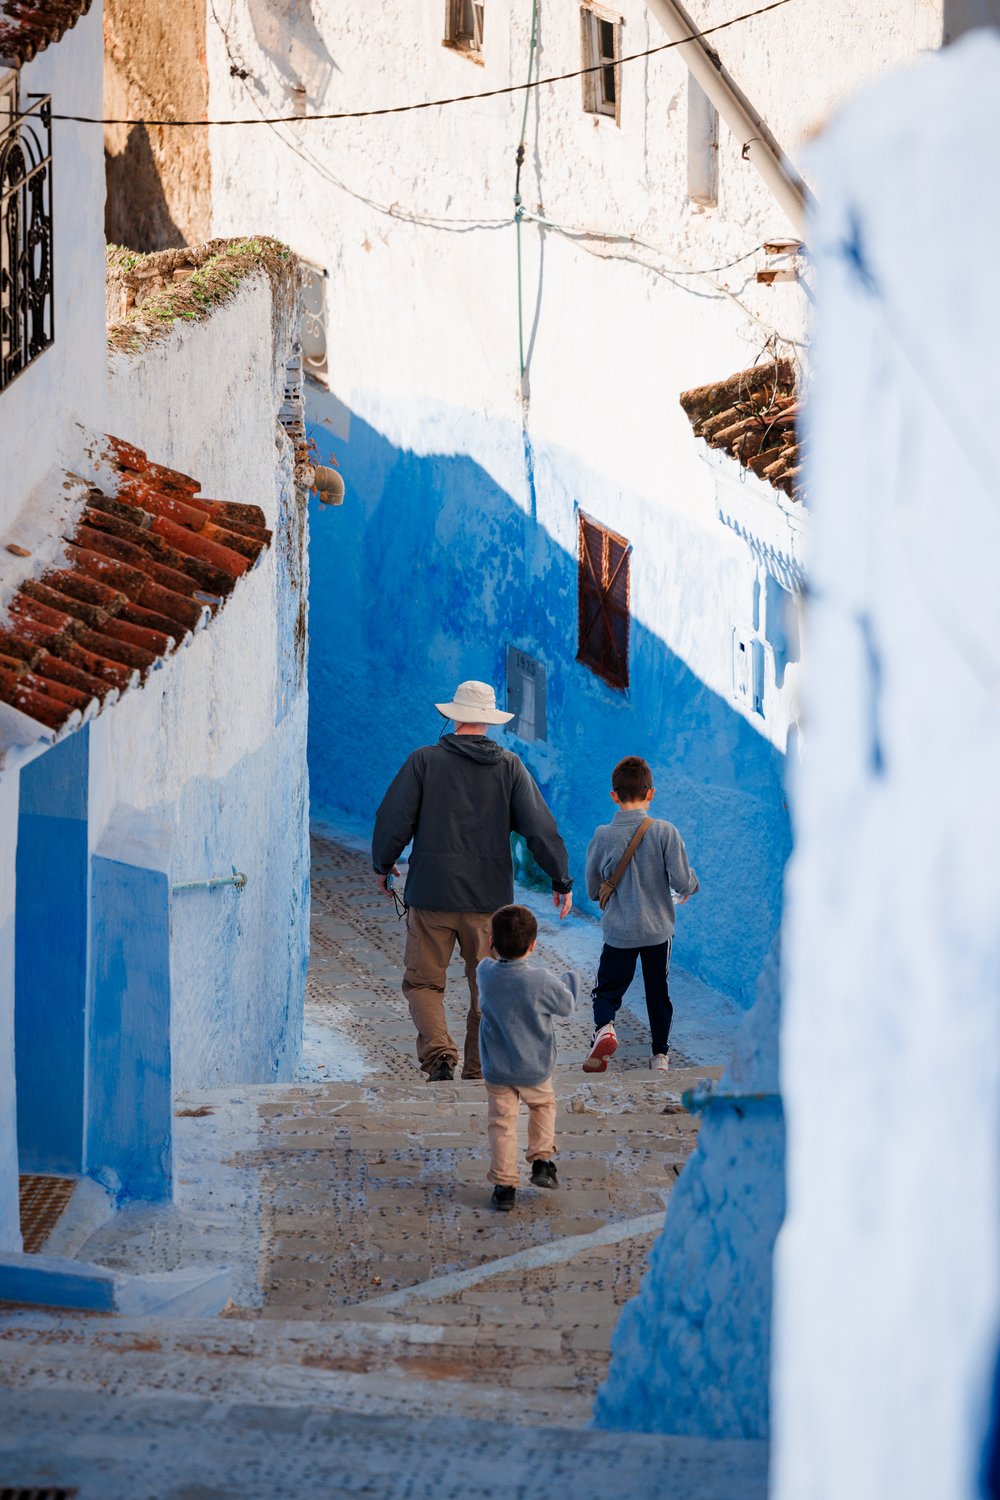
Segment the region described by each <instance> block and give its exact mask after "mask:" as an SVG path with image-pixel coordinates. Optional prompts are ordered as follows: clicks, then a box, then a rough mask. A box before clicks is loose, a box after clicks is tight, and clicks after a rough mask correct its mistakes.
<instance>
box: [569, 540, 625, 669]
mask: <svg viewBox="0 0 1000 1500" xmlns="http://www.w3.org/2000/svg"><path fill="white" fill-rule="evenodd" d="M631 550H632V549H631V547H630V546H629V543H628V542H627V541H626V540H625V538H624V537H623V536H619V535H618V534H617V532H614V531H609V530H608V528H607V527H606V526H601V525H600V524H599V523H598V522H596V521H592V520H590V518H589V517H588V516H583V515H581V517H580V557H579V582H578V630H579V642H578V648H577V653H576V657H577V661H581V662H583V663H584V664H585V665H586V666H588V667H589V668H590V669H591V671H592V672H596V674H597V676H598V677H601V678H603V679H604V681H605V682H607V683H609V684H610V685H611V686H612V687H616V688H627V687H628V680H629V679H628V637H629V554H630V552H631Z"/></svg>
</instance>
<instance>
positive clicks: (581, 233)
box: [520, 209, 809, 349]
mask: <svg viewBox="0 0 1000 1500" xmlns="http://www.w3.org/2000/svg"><path fill="white" fill-rule="evenodd" d="M520 214H521V218H522V219H528V220H531V221H532V222H533V223H536V224H538V225H539V226H540V227H541V228H543V229H551V230H554V231H555V233H557V234H561V235H564V236H565V237H566V238H567V239H569V240H570V241H571V242H572V243H573V244H575V245H579V247H580V249H581V250H583V251H584V252H585V253H586V254H587V255H594V256H596V257H597V258H598V259H599V260H622V261H627V262H628V264H630V265H634V266H641V267H642V268H643V269H644V270H646V271H650V272H651V273H652V274H653V275H654V276H660V277H662V279H663V280H664V281H669V282H670V283H671V285H673V286H676V287H678V289H679V290H681V291H691V290H692V289H691V288H690V287H687V286H685V285H684V283H683V282H679V281H678V280H677V278H678V277H680V276H700V277H703V278H704V279H705V280H706V281H708V282H709V284H710V285H711V286H712V287H714V288H715V291H716V293H717V294H718V295H717V297H716V298H713V299H712V300H713V301H715V300H719V299H720V298H723V297H726V298H728V299H729V301H730V302H733V303H735V305H736V306H737V307H738V308H739V309H740V311H741V312H742V313H743V314H744V315H745V316H746V317H748V318H750V319H751V321H752V322H754V323H756V324H757V326H758V328H760V329H762V330H763V331H764V332H765V333H766V334H767V335H768V336H769V337H774V338H777V339H779V340H780V341H781V343H783V344H788V345H790V346H792V347H793V348H796V349H806V348H808V347H809V346H808V344H806V343H804V342H803V341H802V340H801V339H791V338H788V337H786V336H785V335H784V334H782V333H779V332H778V330H777V329H775V328H772V326H771V325H770V323H766V322H765V321H764V319H763V318H760V317H758V316H757V314H756V313H755V312H754V311H753V310H752V309H751V308H749V307H747V305H746V303H745V302H741V301H740V298H739V297H738V296H737V294H736V293H735V292H733V291H731V290H730V288H729V287H727V286H724V285H723V284H722V283H721V282H718V281H712V279H711V278H712V274H713V272H714V271H719V270H722V271H725V270H728V269H729V266H716V267H710V268H707V269H705V270H700V269H699V268H697V267H695V266H686V265H685V264H684V262H683V261H682V262H681V265H682V267H683V269H682V270H680V271H675V270H673V269H671V270H664V269H663V268H662V267H660V266H653V265H650V263H649V261H647V260H642V259H640V257H639V256H636V255H620V254H614V253H610V254H608V253H605V252H602V251H601V250H600V249H598V248H596V247H593V246H590V245H588V244H587V243H586V241H587V240H588V239H591V240H599V241H605V242H610V243H616V242H621V243H624V244H633V245H636V246H638V247H640V248H642V249H646V250H651V251H652V252H653V253H654V254H656V255H665V256H667V257H668V258H669V259H670V260H678V259H679V257H678V256H677V254H676V253H675V252H674V251H673V250H667V249H666V248H665V247H664V246H662V245H652V244H650V243H649V242H648V241H646V240H640V239H638V238H637V237H636V236H634V235H625V234H621V235H619V234H612V233H605V232H601V231H597V230H592V229H582V228H579V227H577V226H574V225H567V224H557V223H556V222H555V221H554V220H552V219H545V218H543V217H542V216H541V215H540V214H533V213H529V212H528V210H527V209H522V210H520ZM761 248H762V247H761V246H760V245H757V246H755V247H754V249H753V250H748V251H747V252H746V254H745V255H741V256H739V257H738V258H737V259H736V260H735V261H732V262H730V264H731V265H739V264H740V262H741V261H744V260H749V259H750V257H751V256H753V255H756V254H757V251H758V250H760V249H761ZM745 285H747V282H744V286H745ZM742 289H743V288H742V287H741V288H740V290H741V291H742ZM695 295H696V296H705V295H708V294H706V293H695Z"/></svg>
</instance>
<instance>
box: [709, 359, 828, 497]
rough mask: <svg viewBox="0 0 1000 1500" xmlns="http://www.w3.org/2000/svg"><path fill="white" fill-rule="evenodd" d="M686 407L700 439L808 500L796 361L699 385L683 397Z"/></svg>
mask: <svg viewBox="0 0 1000 1500" xmlns="http://www.w3.org/2000/svg"><path fill="white" fill-rule="evenodd" d="M680 402H681V406H682V407H683V408H684V411H685V412H686V413H687V416H688V420H689V421H690V423H691V426H692V428H693V429H694V434H695V437H700V438H704V440H705V442H706V443H707V444H708V446H709V447H710V448H718V449H721V450H722V451H724V452H726V453H728V454H729V455H730V456H731V457H732V458H735V459H736V461H737V462H738V463H740V464H742V465H743V467H744V468H745V469H749V470H750V471H751V472H752V473H754V474H757V475H758V476H759V477H760V478H762V479H766V480H767V482H768V484H770V485H772V486H773V488H774V489H776V490H782V491H784V493H785V494H786V495H788V496H789V497H790V498H791V499H792V500H804V499H805V494H804V491H803V486H802V484H801V475H802V468H803V465H802V451H801V448H800V444H799V434H798V427H797V419H798V417H799V414H800V412H801V403H800V401H799V399H798V387H797V380H796V373H795V367H794V365H793V364H792V363H791V361H790V360H785V359H782V360H771V361H769V362H768V363H767V364H762V365H755V366H754V367H753V368H752V369H750V370H741V371H740V372H739V374H737V375H731V376H730V377H729V379H728V380H720V381H717V382H716V383H715V384H713V385H701V386H697V387H696V388H695V389H694V390H691V391H684V392H682V394H681V398H680Z"/></svg>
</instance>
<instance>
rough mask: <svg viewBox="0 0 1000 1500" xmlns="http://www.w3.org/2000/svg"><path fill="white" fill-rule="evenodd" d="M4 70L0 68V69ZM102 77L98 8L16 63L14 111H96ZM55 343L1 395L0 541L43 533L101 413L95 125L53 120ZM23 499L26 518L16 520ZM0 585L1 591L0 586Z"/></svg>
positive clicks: (98, 142)
mask: <svg viewBox="0 0 1000 1500" xmlns="http://www.w3.org/2000/svg"><path fill="white" fill-rule="evenodd" d="M0 71H2V70H0ZM103 80H104V39H103V35H102V31H101V6H100V4H99V3H95V4H94V5H93V6H92V7H91V9H90V11H89V13H88V14H87V15H86V16H84V17H83V19H82V20H81V21H78V22H77V24H76V25H75V26H74V27H73V28H72V29H71V30H70V31H67V32H66V34H65V35H64V37H63V38H62V40H61V41H60V42H58V43H57V44H56V45H55V46H52V47H48V48H46V49H45V51H43V52H41V53H40V54H39V55H38V57H37V58H35V60H34V61H33V62H31V63H28V64H26V66H25V67H24V68H22V70H21V81H20V88H21V108H22V110H23V109H27V108H28V106H29V105H30V104H31V100H30V98H29V95H30V94H51V95H52V109H53V111H54V112H55V113H59V114H82V115H98V116H99V115H100V113H101V98H102V91H103ZM52 172H53V219H54V248H53V263H54V287H55V314H54V331H55V342H54V344H53V345H52V347H51V348H50V349H47V350H46V351H45V353H44V354H42V355H40V356H39V357H38V358H37V359H36V360H34V361H33V362H32V363H31V364H30V365H29V366H28V368H27V369H26V370H24V371H23V373H22V374H21V375H19V376H18V377H17V379H16V380H15V381H14V382H13V384H11V385H10V386H8V387H7V389H6V390H5V391H4V392H3V395H2V397H0V432H2V433H3V444H4V462H3V466H2V472H0V538H2V539H6V538H7V536H8V535H10V536H11V537H14V536H17V537H22V536H23V537H24V538H25V540H24V542H23V545H25V546H29V547H30V546H31V545H32V544H33V540H34V538H35V536H36V535H38V536H40V535H41V534H42V533H41V530H39V531H37V532H36V530H35V527H34V524H33V522H34V513H37V510H38V508H39V507H42V508H43V509H44V507H45V506H46V505H47V503H48V501H49V500H50V498H51V491H52V490H58V488H59V485H60V483H61V480H62V474H61V469H62V468H63V467H68V468H73V467H74V465H75V462H76V458H77V454H78V452H79V447H80V433H79V431H78V429H77V426H76V424H77V423H83V424H84V426H85V427H86V428H87V429H89V430H90V431H94V432H103V431H104V429H105V426H106V413H107V377H106V374H105V354H104V338H105V333H104V329H105V320H104V143H103V139H102V136H101V127H100V126H99V125H75V124H71V123H69V122H66V121H56V122H54V124H53V126H52ZM28 502H30V508H31V510H32V512H33V516H32V519H28V520H26V521H24V522H21V521H18V520H17V517H18V515H19V513H20V512H21V511H22V508H23V507H24V506H25V505H26V503H28ZM0 592H2V588H0Z"/></svg>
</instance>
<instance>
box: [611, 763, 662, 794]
mask: <svg viewBox="0 0 1000 1500" xmlns="http://www.w3.org/2000/svg"><path fill="white" fill-rule="evenodd" d="M652 787H653V773H652V771H651V770H650V769H649V766H648V764H647V763H646V761H644V760H643V758H642V756H641V755H626V757H625V759H624V760H620V761H619V762H618V764H617V765H616V766H615V768H614V770H613V771H612V772H611V789H612V791H613V792H614V793H615V795H616V796H617V798H618V800H619V802H641V801H642V800H643V799H644V797H645V795H646V793H647V792H648V791H651V790H652Z"/></svg>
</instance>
